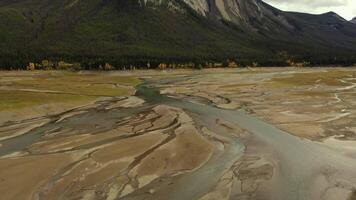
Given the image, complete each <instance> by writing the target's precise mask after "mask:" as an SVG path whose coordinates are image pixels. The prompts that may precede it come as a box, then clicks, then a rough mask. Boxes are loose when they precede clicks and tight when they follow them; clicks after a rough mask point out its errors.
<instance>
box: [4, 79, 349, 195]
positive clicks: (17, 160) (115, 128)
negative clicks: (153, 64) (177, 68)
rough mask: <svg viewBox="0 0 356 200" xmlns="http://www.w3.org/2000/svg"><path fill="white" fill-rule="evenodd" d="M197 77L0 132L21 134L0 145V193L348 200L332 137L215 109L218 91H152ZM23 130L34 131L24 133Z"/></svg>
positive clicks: (341, 159) (344, 167) (344, 160)
mask: <svg viewBox="0 0 356 200" xmlns="http://www.w3.org/2000/svg"><path fill="white" fill-rule="evenodd" d="M194 79H195V77H183V78H175V79H170V80H169V79H168V81H167V80H163V81H160V80H158V81H157V80H153V81H152V82H150V83H149V84H144V85H141V86H140V87H138V88H137V90H138V91H137V96H138V97H139V98H140V99H143V100H145V103H144V104H143V102H142V101H140V100H137V99H127V98H116V99H106V100H102V101H98V102H97V103H95V104H93V105H89V106H86V107H80V108H77V109H74V110H71V111H69V112H65V113H62V114H58V115H55V116H51V117H50V118H39V119H36V120H32V121H31V120H30V121H23V122H19V123H18V124H12V125H5V126H2V127H1V130H0V131H2V132H3V133H5V132H6V133H7V134H6V135H7V137H9V136H11V135H12V134H11V133H12V132H13V131H14V130H24V131H25V133H22V134H19V135H16V136H13V137H9V138H7V139H4V140H2V141H1V142H0V143H1V144H2V146H0V153H2V156H3V157H2V158H1V159H0V195H1V196H0V197H1V198H4V199H202V200H206V199H273V200H274V199H281V200H284V199H298V200H299V199H335V200H336V199H337V200H339V199H345V200H348V199H352V198H354V191H355V185H356V184H355V183H356V175H355V174H356V173H355V169H354V166H356V160H355V157H354V156H353V155H354V154H353V153H354V152H355V149H354V148H350V146H352V145H351V144H349V143H348V145H347V147H348V148H341V149H339V147H340V145H339V144H338V143H337V147H338V148H335V147H334V146H333V144H335V142H334V141H333V140H330V141H327V142H325V143H323V142H318V141H315V142H313V141H311V140H307V139H301V138H299V137H295V136H292V135H290V134H289V133H287V132H284V131H281V130H280V129H278V128H276V127H275V126H272V125H271V124H268V123H265V122H263V121H261V120H259V119H257V118H256V117H254V116H251V115H250V114H247V113H245V112H244V111H236V110H226V109H222V108H219V107H222V106H217V104H219V103H221V104H220V105H223V107H226V108H229V109H231V107H230V106H231V105H228V104H231V103H233V101H227V100H226V99H228V98H226V97H225V96H224V95H222V94H218V95H216V99H214V96H213V95H212V94H211V95H210V96H206V95H205V94H204V90H202V92H201V94H199V95H197V96H190V97H184V96H174V98H171V97H168V96H167V95H161V94H160V92H158V89H155V88H154V87H157V86H159V87H160V85H162V84H165V85H175V84H180V83H179V81H184V82H185V83H186V85H187V88H189V84H191V83H190V82H193V81H194ZM193 84H194V82H193ZM169 95H170V94H169ZM130 98H132V97H130ZM209 98H211V99H210V100H209ZM207 99H208V100H207ZM130 102H131V103H130ZM132 102H134V103H132ZM247 110H248V109H247ZM28 124H30V125H31V124H35V125H36V124H37V125H38V127H37V126H35V125H33V128H32V129H31V130H27V132H26V129H24V127H28ZM33 135H35V136H36V137H35V138H32V136H33ZM23 137H25V138H23ZM26 137H31V140H28V139H26ZM9 141H11V142H9ZM23 141H25V142H23ZM11 146H13V147H16V148H10V147H11ZM18 174H22V176H18ZM15 176H16V177H18V178H17V179H14V177H15ZM19 183H21V184H19ZM15 186H16V187H15Z"/></svg>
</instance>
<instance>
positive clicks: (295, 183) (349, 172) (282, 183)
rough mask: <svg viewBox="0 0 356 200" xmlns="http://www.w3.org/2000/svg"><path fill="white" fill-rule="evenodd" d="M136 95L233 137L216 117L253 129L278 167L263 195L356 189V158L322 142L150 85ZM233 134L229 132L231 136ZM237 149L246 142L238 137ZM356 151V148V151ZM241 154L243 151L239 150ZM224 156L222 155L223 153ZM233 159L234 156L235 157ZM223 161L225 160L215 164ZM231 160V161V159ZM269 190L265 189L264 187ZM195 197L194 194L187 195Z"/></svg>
mask: <svg viewBox="0 0 356 200" xmlns="http://www.w3.org/2000/svg"><path fill="white" fill-rule="evenodd" d="M137 95H138V96H140V97H142V98H144V99H145V100H146V101H147V102H149V103H153V104H166V105H169V106H174V107H178V108H182V109H184V110H185V111H186V112H188V113H192V114H193V115H192V116H194V119H195V120H196V121H198V122H199V124H201V125H204V126H206V127H207V128H209V129H210V130H212V131H214V132H216V133H218V134H220V135H223V136H224V137H230V138H231V133H227V132H226V131H224V130H222V129H219V128H218V127H217V126H214V124H215V120H216V119H222V120H224V121H228V122H230V123H232V124H236V125H238V126H240V127H241V128H243V129H245V130H247V131H248V132H250V133H252V135H253V136H254V137H255V138H256V139H257V140H259V142H262V143H263V144H265V145H266V146H267V148H268V149H269V150H270V152H266V154H272V155H268V156H269V157H272V158H273V160H272V162H273V164H274V167H275V176H274V178H273V180H272V181H271V183H269V184H270V186H268V187H266V188H268V189H267V190H268V193H269V194H265V195H264V194H260V195H259V196H260V198H263V199H280V200H285V199H290V200H294V199H295V200H302V199H326V196H325V195H327V194H326V192H327V189H328V188H329V189H330V188H334V187H338V188H343V189H345V188H347V190H349V191H350V193H352V192H353V191H355V190H356V160H355V159H354V158H352V157H348V156H345V155H344V154H342V153H340V152H338V151H337V150H335V149H331V148H329V147H327V146H326V145H324V144H322V143H317V142H312V141H310V140H306V139H301V138H298V137H295V136H292V135H290V134H288V133H287V132H284V131H282V130H280V129H278V128H276V127H275V126H273V125H270V124H268V123H266V122H264V121H262V120H259V119H257V118H255V117H253V116H250V115H248V114H246V113H245V112H244V111H243V110H239V111H233V110H223V109H219V108H216V107H214V106H212V105H201V104H196V103H192V102H189V101H184V100H179V99H173V98H169V97H167V96H163V95H160V94H159V92H158V91H157V90H155V89H153V88H151V87H148V86H147V85H141V86H139V87H138V90H137ZM229 135H230V136H229ZM235 145H238V146H239V147H238V149H239V150H240V151H243V149H244V148H243V147H242V146H244V145H246V146H247V148H248V147H249V146H248V145H249V144H244V145H243V144H242V143H240V142H238V141H236V144H235ZM355 153H356V152H355ZM238 155H240V154H238ZM221 156H223V155H221ZM233 160H234V159H233ZM219 164H221V165H223V162H220V163H215V165H219ZM229 164H231V163H229ZM264 192H266V190H265V191H264ZM185 199H194V198H185Z"/></svg>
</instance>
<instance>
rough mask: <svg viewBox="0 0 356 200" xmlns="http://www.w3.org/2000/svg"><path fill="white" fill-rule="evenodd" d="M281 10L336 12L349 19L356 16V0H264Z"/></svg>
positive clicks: (316, 12) (315, 12) (317, 12)
mask: <svg viewBox="0 0 356 200" xmlns="http://www.w3.org/2000/svg"><path fill="white" fill-rule="evenodd" d="M264 1H265V2H266V3H269V4H271V5H273V6H275V7H277V8H279V9H281V10H286V11H296V12H307V13H313V14H321V13H325V12H329V11H333V12H336V13H337V14H339V15H340V16H342V17H344V18H345V19H347V20H350V19H352V18H353V17H356V0H264Z"/></svg>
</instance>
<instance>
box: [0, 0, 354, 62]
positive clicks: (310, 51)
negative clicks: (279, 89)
mask: <svg viewBox="0 0 356 200" xmlns="http://www.w3.org/2000/svg"><path fill="white" fill-rule="evenodd" d="M0 38H2V42H1V43H0V67H2V66H8V65H11V66H15V65H24V64H25V63H28V62H29V61H33V60H35V61H37V60H41V59H46V58H47V59H57V60H58V59H62V60H68V61H78V62H82V63H86V64H88V63H93V62H96V61H98V62H101V61H103V60H108V61H110V62H111V63H114V64H117V65H119V64H120V63H123V62H127V63H130V62H134V63H147V61H151V62H157V63H159V62H163V61H166V62H173V61H175V62H186V61H205V60H216V61H222V60H226V59H236V60H237V61H238V62H239V63H250V62H252V61H257V62H259V63H260V64H265V65H270V64H281V65H282V64H284V63H285V60H286V58H289V57H292V58H293V59H295V60H308V61H311V62H312V63H334V62H335V63H340V62H345V61H348V62H349V61H350V60H353V59H355V57H354V55H356V25H355V24H353V23H350V22H348V21H346V20H344V19H343V18H341V17H340V16H338V15H337V14H335V13H332V12H330V13H325V14H322V15H311V14H304V13H294V12H284V11H281V10H278V9H276V8H274V7H272V6H270V5H268V4H266V3H265V2H263V1H261V0H2V1H0Z"/></svg>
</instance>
